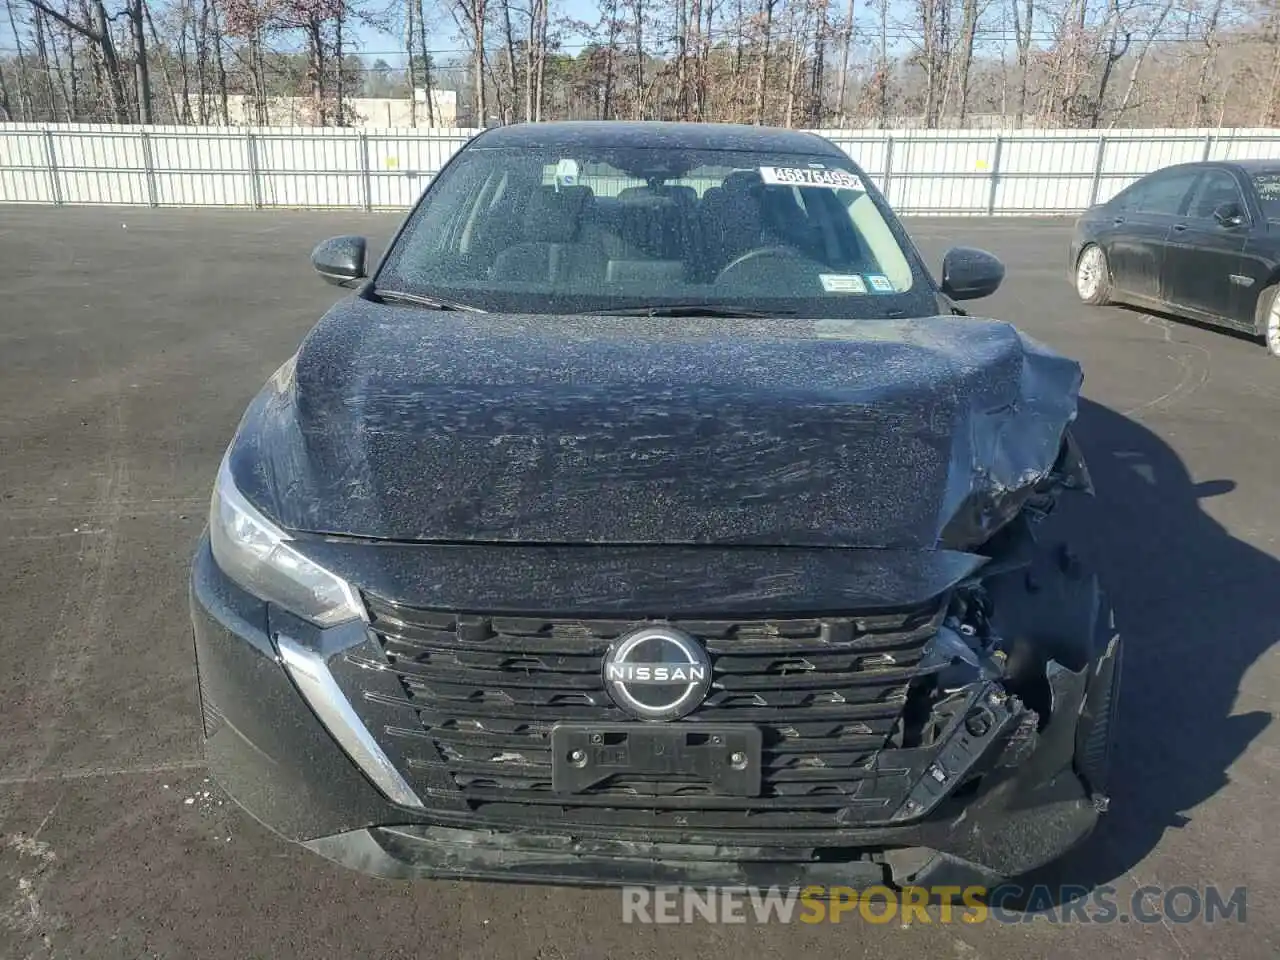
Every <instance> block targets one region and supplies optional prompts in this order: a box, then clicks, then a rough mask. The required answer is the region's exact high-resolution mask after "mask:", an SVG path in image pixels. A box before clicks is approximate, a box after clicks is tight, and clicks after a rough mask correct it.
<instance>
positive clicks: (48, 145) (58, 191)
mask: <svg viewBox="0 0 1280 960" xmlns="http://www.w3.org/2000/svg"><path fill="white" fill-rule="evenodd" d="M44 160H45V164H46V165H47V166H48V168H49V190H50V192H51V193H52V194H53V203H54V206H58V207H60V206H62V183H61V181H60V180H59V179H58V154H57V152H56V151H55V150H54V149H53V131H52V130H50V129H49V128H48V127H45V131H44Z"/></svg>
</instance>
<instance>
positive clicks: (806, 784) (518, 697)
mask: <svg viewBox="0 0 1280 960" xmlns="http://www.w3.org/2000/svg"><path fill="white" fill-rule="evenodd" d="M366 601H367V603H368V607H369V610H370V614H371V619H372V635H373V637H374V638H375V639H376V642H373V641H371V642H370V643H367V644H365V645H363V646H362V647H359V648H356V649H353V650H351V651H348V653H347V654H346V657H345V662H344V663H343V664H341V665H338V668H337V669H336V671H335V672H336V674H337V675H338V677H339V682H341V683H342V684H343V685H344V687H346V688H347V692H348V695H350V696H351V697H352V700H353V702H354V703H356V705H357V709H358V710H360V711H361V712H362V713H363V714H364V715H365V719H366V722H367V723H368V724H369V726H370V729H371V730H372V731H373V732H374V735H375V736H376V737H377V738H378V739H379V741H380V742H381V743H382V744H383V747H384V749H386V751H387V753H388V756H390V757H391V758H392V759H393V761H395V762H397V765H398V766H399V767H400V768H401V772H402V773H403V774H404V775H405V777H406V779H407V780H408V781H409V782H410V783H411V784H413V785H414V786H415V789H418V790H420V791H421V793H422V795H424V799H425V798H426V797H432V798H434V799H436V800H439V801H454V802H455V803H460V804H461V805H463V806H465V807H466V808H468V809H470V810H472V811H473V812H475V813H476V814H477V815H480V816H482V817H491V818H494V819H504V820H506V819H510V818H512V817H515V818H519V817H520V816H521V815H523V816H524V817H525V818H528V817H530V816H533V817H537V818H539V819H540V820H551V821H557V822H559V823H565V822H568V823H575V822H576V823H591V824H597V825H608V824H614V825H619V826H649V827H654V828H659V829H660V828H663V827H671V828H672V829H679V828H686V829H688V828H696V827H697V826H699V825H706V826H712V825H714V826H716V827H726V828H734V827H758V828H762V829H763V828H774V827H779V826H785V827H792V828H794V827H803V826H807V827H814V828H823V827H826V828H830V827H836V826H841V825H845V824H849V823H856V822H872V821H876V820H884V819H886V818H887V817H888V816H889V815H890V814H891V813H892V812H893V811H894V810H895V809H896V807H897V805H898V804H899V803H900V802H901V800H902V799H903V798H904V797H905V795H906V793H907V791H908V789H909V787H910V785H911V783H912V782H914V780H915V778H916V777H917V776H918V775H919V773H920V771H921V770H922V769H923V768H924V766H925V765H926V764H927V760H928V756H927V754H928V753H929V752H930V751H926V750H922V749H903V748H900V747H898V746H897V745H896V743H895V732H896V731H897V728H898V724H899V721H900V718H901V716H902V712H903V705H904V703H905V702H906V696H907V688H908V684H909V683H910V681H911V679H912V678H913V677H915V676H916V675H917V672H918V669H919V662H920V658H921V654H922V648H923V646H924V644H925V643H926V641H927V640H928V639H929V638H930V637H931V636H932V635H933V633H934V632H936V629H937V626H938V623H939V620H940V617H941V609H940V607H939V605H938V604H936V603H935V604H930V605H928V606H926V607H920V608H914V609H911V610H899V611H893V612H889V613H876V614H873V615H866V616H842V617H821V618H811V619H790V620H677V621H666V622H669V623H670V624H671V625H672V626H675V627H678V628H680V629H681V630H684V631H685V632H687V633H690V634H692V635H694V636H695V637H697V638H699V639H700V640H701V642H702V643H703V644H704V645H705V646H706V648H707V651H708V653H709V654H710V656H711V660H712V666H713V683H712V688H711V691H710V693H709V694H708V696H707V698H706V700H705V701H704V702H703V703H702V705H701V706H700V707H699V708H698V709H696V710H695V711H694V712H693V713H692V714H690V715H689V716H688V717H686V718H684V720H682V721H679V722H680V723H685V724H696V723H710V722H714V723H748V724H755V725H758V726H759V727H760V728H761V731H762V737H763V749H764V754H763V757H762V764H763V766H762V791H761V795H760V796H757V797H750V798H741V797H725V796H718V795H715V794H714V793H713V792H712V791H711V789H710V788H709V787H706V786H702V785H698V784H691V783H688V782H681V781H663V780H658V779H647V778H637V777H615V778H613V779H611V780H606V781H604V782H602V783H601V784H599V785H598V786H597V787H595V788H593V789H592V790H591V791H590V792H587V793H583V794H580V795H573V796H570V797H566V796H564V795H561V794H555V793H553V792H552V787H551V755H550V730H551V727H552V725H553V724H554V723H555V722H557V721H561V720H564V721H579V722H581V721H588V722H590V721H597V722H627V721H629V720H630V719H631V718H630V717H628V716H627V715H626V714H625V713H623V712H622V711H621V710H620V709H618V707H616V706H615V705H614V703H613V701H612V700H611V699H610V697H609V695H608V694H607V693H606V692H605V689H604V684H603V682H602V679H601V670H602V659H603V657H604V654H605V652H606V651H607V650H608V648H609V645H610V643H611V642H612V641H613V640H614V639H615V638H617V637H619V636H621V635H622V634H625V633H628V632H630V631H632V630H635V629H636V628H638V627H641V626H644V625H645V624H646V623H647V622H648V621H640V620H581V619H555V618H535V617H510V616H488V615H483V614H469V613H453V612H443V611H432V610H422V609H415V608H408V607H404V606H400V605H397V604H393V603H389V602H386V601H383V600H379V599H377V598H373V597H366ZM388 675H390V676H392V677H394V679H395V682H394V683H389V682H388ZM430 805H431V803H430V802H428V806H430ZM531 805H532V811H531V809H530V808H531Z"/></svg>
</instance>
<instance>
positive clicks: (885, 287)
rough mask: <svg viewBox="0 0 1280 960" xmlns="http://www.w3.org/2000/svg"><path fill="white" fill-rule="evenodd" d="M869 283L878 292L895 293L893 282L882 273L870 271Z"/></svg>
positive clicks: (868, 275)
mask: <svg viewBox="0 0 1280 960" xmlns="http://www.w3.org/2000/svg"><path fill="white" fill-rule="evenodd" d="M867 283H868V284H869V285H870V286H871V289H872V290H874V291H875V292H876V293H893V284H892V283H890V282H889V278H888V277H886V276H885V275H884V274H882V273H868V274H867Z"/></svg>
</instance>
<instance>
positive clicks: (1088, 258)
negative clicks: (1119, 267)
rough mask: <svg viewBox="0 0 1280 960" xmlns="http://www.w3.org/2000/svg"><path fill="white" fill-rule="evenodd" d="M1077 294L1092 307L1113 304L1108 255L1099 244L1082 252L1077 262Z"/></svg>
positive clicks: (1091, 245) (1092, 245)
mask: <svg viewBox="0 0 1280 960" xmlns="http://www.w3.org/2000/svg"><path fill="white" fill-rule="evenodd" d="M1076 293H1077V294H1079V296H1080V299H1081V300H1082V301H1083V302H1085V303H1087V304H1089V305H1090V306H1094V307H1100V306H1102V305H1103V304H1105V303H1110V302H1111V267H1110V266H1109V265H1108V264H1107V255H1106V253H1104V252H1103V250H1102V248H1101V247H1100V246H1098V245H1097V244H1092V243H1091V244H1089V246H1087V247H1085V248H1084V249H1083V250H1082V251H1080V259H1079V260H1077V261H1076Z"/></svg>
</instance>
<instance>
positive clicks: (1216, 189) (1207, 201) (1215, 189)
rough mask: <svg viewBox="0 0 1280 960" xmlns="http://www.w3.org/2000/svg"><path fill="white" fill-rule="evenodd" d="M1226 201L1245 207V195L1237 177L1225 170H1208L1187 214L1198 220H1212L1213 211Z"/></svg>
mask: <svg viewBox="0 0 1280 960" xmlns="http://www.w3.org/2000/svg"><path fill="white" fill-rule="evenodd" d="M1224 203H1235V204H1239V205H1240V208H1241V209H1244V197H1242V196H1241V195H1240V187H1239V186H1237V185H1236V178H1235V177H1233V176H1231V174H1229V173H1227V171H1225V170H1206V171H1205V172H1204V175H1203V176H1201V177H1200V182H1199V183H1198V184H1196V189H1195V192H1194V193H1192V195H1191V205H1190V206H1189V207H1188V208H1187V216H1188V217H1192V218H1193V219H1196V220H1212V219H1213V211H1215V210H1217V209H1218V208H1219V207H1220V206H1222V205H1223V204H1224Z"/></svg>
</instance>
